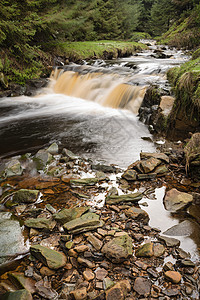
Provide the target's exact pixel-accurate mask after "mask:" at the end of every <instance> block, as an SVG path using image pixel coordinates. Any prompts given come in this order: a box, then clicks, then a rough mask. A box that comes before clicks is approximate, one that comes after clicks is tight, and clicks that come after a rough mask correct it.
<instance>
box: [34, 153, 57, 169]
mask: <svg viewBox="0 0 200 300" xmlns="http://www.w3.org/2000/svg"><path fill="white" fill-rule="evenodd" d="M52 159H53V157H52V155H51V154H50V153H49V152H48V151H47V150H43V149H42V150H39V151H38V152H37V153H36V155H35V157H34V159H33V160H34V161H35V163H36V168H37V170H43V169H44V168H45V167H46V165H47V164H48V163H50V162H51V160H52Z"/></svg>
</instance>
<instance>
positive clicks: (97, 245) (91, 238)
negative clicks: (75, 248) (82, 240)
mask: <svg viewBox="0 0 200 300" xmlns="http://www.w3.org/2000/svg"><path fill="white" fill-rule="evenodd" d="M87 240H88V242H89V243H90V244H92V246H93V247H94V248H95V249H96V250H98V251H99V250H100V249H101V248H102V246H103V242H102V241H101V240H99V239H98V238H97V237H95V236H94V235H93V234H92V233H90V234H89V235H88V237H87Z"/></svg>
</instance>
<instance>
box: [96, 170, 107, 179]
mask: <svg viewBox="0 0 200 300" xmlns="http://www.w3.org/2000/svg"><path fill="white" fill-rule="evenodd" d="M96 178H98V179H99V181H104V180H109V178H108V177H107V176H106V174H105V173H103V172H101V171H98V172H96Z"/></svg>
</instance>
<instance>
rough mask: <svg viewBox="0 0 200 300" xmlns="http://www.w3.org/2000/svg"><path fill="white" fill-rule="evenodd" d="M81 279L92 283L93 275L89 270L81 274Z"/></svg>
mask: <svg viewBox="0 0 200 300" xmlns="http://www.w3.org/2000/svg"><path fill="white" fill-rule="evenodd" d="M83 277H84V278H85V280H87V281H92V280H93V279H94V277H95V275H94V273H93V272H92V271H90V270H85V271H84V272H83Z"/></svg>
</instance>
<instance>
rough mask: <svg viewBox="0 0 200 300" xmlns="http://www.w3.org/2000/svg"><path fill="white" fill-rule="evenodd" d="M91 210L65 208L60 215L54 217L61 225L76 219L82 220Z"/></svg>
mask: <svg viewBox="0 0 200 300" xmlns="http://www.w3.org/2000/svg"><path fill="white" fill-rule="evenodd" d="M88 210H89V207H87V206H84V207H72V208H69V209H67V208H64V209H62V210H61V211H59V212H58V213H56V214H54V215H53V217H54V219H55V220H56V221H58V222H59V223H61V224H65V223H67V222H69V221H72V220H74V219H76V218H80V217H81V216H82V215H83V214H84V213H86V212H87V211H88Z"/></svg>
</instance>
